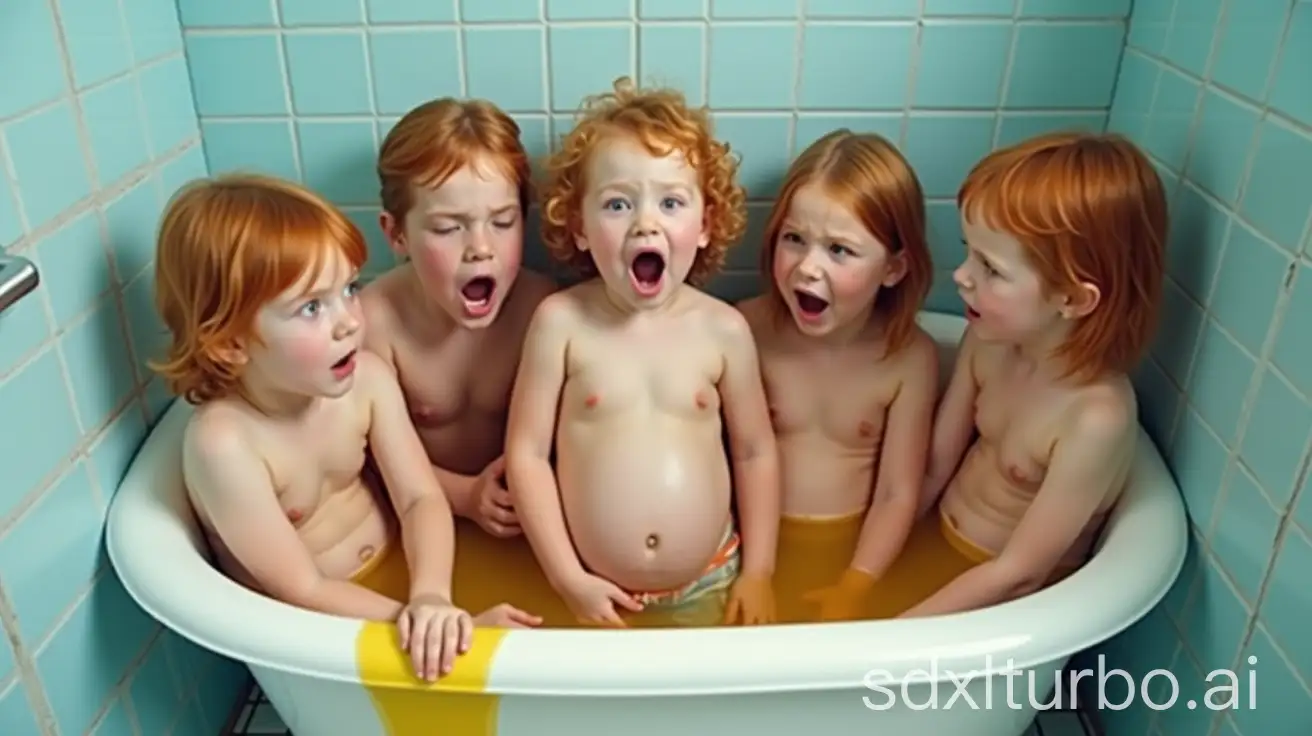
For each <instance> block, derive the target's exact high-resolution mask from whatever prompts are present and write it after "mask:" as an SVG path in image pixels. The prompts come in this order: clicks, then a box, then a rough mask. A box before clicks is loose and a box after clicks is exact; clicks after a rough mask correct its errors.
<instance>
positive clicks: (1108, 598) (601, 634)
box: [107, 314, 1186, 736]
mask: <svg viewBox="0 0 1312 736" xmlns="http://www.w3.org/2000/svg"><path fill="white" fill-rule="evenodd" d="M922 324H924V326H925V327H926V328H927V329H929V330H930V331H931V333H932V334H934V336H935V337H936V338H937V339H939V340H940V341H941V343H942V344H943V345H944V346H945V347H946V349H945V359H946V358H947V357H948V356H950V348H951V347H952V346H953V345H954V344H955V341H956V339H957V337H958V335H959V334H960V331H961V329H962V328H963V327H964V322H963V320H961V319H960V318H958V317H954V316H947V315H941V314H925V315H923V321H922ZM190 411H191V410H190V408H189V407H188V406H187V405H186V404H185V403H184V402H181V401H178V402H174V404H173V407H172V408H171V409H170V410H169V411H168V413H167V415H166V416H165V417H164V418H163V419H162V420H161V421H160V423H159V425H158V426H156V427H155V429H154V430H153V431H152V433H151V435H150V436H149V438H148V439H147V440H146V443H145V445H144V446H143V447H142V448H141V451H140V453H139V454H138V456H137V457H136V459H135V461H134V462H133V464H132V467H131V469H130V470H129V472H128V474H127V477H126V478H125V479H124V481H123V484H122V486H121V488H120V489H119V491H118V494H117V495H116V496H115V498H114V502H113V507H112V509H111V510H110V515H109V521H108V532H107V533H108V546H109V554H110V558H111V560H112V561H113V565H114V568H115V569H116V570H117V572H118V574H119V575H120V577H121V578H122V579H123V583H124V585H125V586H126V587H127V590H128V591H129V592H130V593H131V594H132V596H133V597H134V598H135V599H136V600H137V602H138V603H139V604H140V605H141V606H142V607H143V608H144V609H145V610H146V611H147V612H149V613H150V614H151V615H152V616H154V617H155V618H157V619H159V621H160V622H162V623H163V624H164V625H166V626H168V627H170V628H171V629H173V630H174V631H176V632H178V633H179V634H181V635H182V636H185V637H187V638H188V639H191V640H192V641H194V642H196V643H197V644H198V645H200V646H203V647H206V648H208V649H211V650H213V651H215V652H219V653H221V654H224V655H226V656H228V657H232V658H234V659H237V660H240V661H242V662H245V663H247V664H248V665H249V666H250V669H251V671H252V673H253V674H254V676H255V678H256V679H257V681H258V682H259V683H260V685H261V686H262V687H263V689H264V690H265V692H266V693H267V694H268V696H269V698H270V700H271V701H272V702H273V704H274V706H275V707H276V708H277V709H278V711H279V713H280V714H281V715H282V717H283V719H284V720H285V721H286V722H287V724H288V726H289V727H290V728H291V729H292V731H293V733H295V734H296V736H374V735H375V734H452V735H453V736H467V735H469V734H489V735H491V734H496V735H498V736H550V735H551V734H568V735H569V736H589V735H591V734H598V735H601V734H604V735H606V736H610V735H611V734H615V733H623V734H625V735H626V736H644V735H646V734H653V735H654V734H661V736H668V734H669V733H672V732H673V731H675V730H689V731H692V732H694V733H697V734H717V733H729V732H734V731H739V730H741V731H743V732H746V733H753V734H794V733H813V734H825V735H826V736H828V735H829V734H836V735H841V734H892V735H897V736H900V735H901V734H911V733H915V732H925V733H934V734H951V735H952V736H1017V735H1018V734H1020V733H1022V732H1023V731H1024V730H1025V728H1026V727H1027V725H1028V724H1029V723H1030V722H1031V721H1032V720H1033V718H1034V716H1035V708H1034V707H1033V705H1032V703H1031V698H1030V697H1029V694H1028V688H1029V687H1030V685H1028V684H1027V682H1028V681H1027V679H1025V678H1026V677H1028V678H1030V680H1029V681H1032V682H1033V688H1034V692H1035V698H1037V699H1038V702H1040V703H1043V702H1046V698H1045V697H1044V696H1045V695H1046V694H1047V693H1048V691H1049V689H1050V688H1051V687H1052V685H1053V683H1054V682H1055V681H1056V680H1057V679H1058V677H1059V674H1058V670H1059V669H1060V668H1062V667H1064V665H1065V664H1066V662H1067V660H1068V658H1069V657H1070V656H1071V655H1072V654H1073V653H1075V652H1078V651H1080V650H1083V649H1085V648H1087V647H1090V646H1092V645H1095V644H1098V643H1099V642H1102V641H1104V640H1106V639H1108V638H1110V637H1112V636H1114V635H1115V634H1117V633H1118V632H1120V631H1122V630H1124V629H1125V628H1127V627H1128V626H1130V625H1131V624H1132V623H1134V622H1135V621H1137V620H1138V619H1139V618H1140V617H1142V616H1143V615H1144V614H1146V613H1147V612H1148V611H1149V610H1150V609H1151V608H1152V607H1153V606H1154V605H1156V604H1157V602H1158V601H1159V600H1160V599H1161V598H1162V596H1163V595H1164V594H1165V593H1166V591H1167V589H1168V588H1169V587H1170V585H1171V583H1172V582H1173V581H1174V580H1175V577H1176V575H1177V574H1178V572H1179V570H1180V567H1181V565H1182V563H1183V560H1184V553H1185V543H1186V534H1185V530H1186V524H1185V514H1184V509H1183V506H1182V504H1181V500H1180V495H1179V493H1178V491H1177V488H1176V485H1175V483H1174V482H1173V480H1172V478H1171V476H1170V475H1169V474H1168V472H1167V469H1166V467H1165V465H1164V464H1163V462H1162V460H1161V457H1160V456H1159V454H1158V452H1157V450H1156V449H1155V448H1154V447H1153V445H1152V444H1151V442H1150V441H1149V440H1148V438H1147V435H1145V434H1142V433H1141V440H1140V450H1141V452H1140V453H1139V460H1138V463H1137V465H1136V467H1135V469H1134V474H1133V480H1132V482H1131V488H1130V490H1129V492H1128V493H1127V495H1126V497H1125V500H1124V502H1123V503H1122V504H1121V505H1120V507H1119V508H1118V509H1117V510H1116V511H1115V512H1114V513H1113V515H1112V517H1111V520H1110V522H1109V524H1108V527H1107V531H1106V533H1105V534H1104V536H1103V538H1102V540H1101V543H1100V548H1099V550H1098V551H1097V553H1096V554H1095V555H1094V557H1093V558H1092V560H1091V561H1090V562H1089V563H1088V564H1087V565H1086V566H1085V567H1084V568H1082V569H1081V570H1080V571H1079V572H1077V573H1076V574H1074V575H1073V576H1071V577H1069V578H1067V579H1066V580H1064V581H1062V582H1061V583H1059V584H1057V585H1055V586H1053V587H1050V588H1048V589H1045V590H1043V591H1040V592H1039V593H1036V594H1034V595H1031V596H1028V597H1025V598H1023V599H1021V600H1017V601H1013V602H1011V603H1007V604H1004V605H999V606H994V607H992V608H988V609H985V610H980V611H975V612H971V613H964V614H958V615H951V616H943V617H938V618H932V619H923V620H894V621H875V622H862V623H842V624H817V625H795V626H768V627H742V628H715V629H686V630H680V629H662V630H630V631H603V630H579V629H565V630H561V629H557V630H529V631H511V632H487V631H484V632H481V633H480V634H479V636H478V641H477V644H476V650H477V652H478V653H479V655H478V656H474V655H467V656H466V657H465V658H464V659H462V660H461V662H462V664H461V665H460V667H461V669H460V670H458V671H457V674H458V675H459V676H458V677H457V676H454V675H453V677H452V678H451V679H449V680H446V681H444V682H443V683H439V684H437V685H433V686H426V685H422V684H420V683H416V682H415V681H413V680H411V679H409V678H408V675H407V674H406V668H405V661H404V658H403V657H402V656H401V655H400V654H399V653H397V652H396V651H395V650H394V648H392V647H390V646H389V645H388V644H387V637H388V636H390V633H389V630H388V629H387V627H385V626H382V625H379V624H367V623H366V622H363V621H361V620H357V619H348V618H340V617H335V616H327V615H322V614H318V613H311V612H307V611H304V610H301V609H298V608H295V607H292V606H289V605H283V604H281V603H277V602H275V601H273V600H270V599H268V598H265V597H262V596H259V595H256V594H254V593H251V592H248V591H247V590H246V589H244V588H241V587H239V586H237V585H235V584H233V583H232V582H230V581H229V580H228V579H227V578H226V577H224V576H223V575H222V574H220V573H219V572H217V571H216V570H215V569H214V568H212V567H211V566H210V564H209V563H208V561H207V558H206V557H205V556H203V554H204V552H203V550H204V549H205V548H204V546H203V543H202V542H201V538H200V537H199V535H198V533H197V528H196V526H195V522H194V520H193V517H192V516H191V514H190V512H189V510H188V507H187V504H186V500H185V497H184V494H183V489H182V485H181V482H180V481H181V476H180V465H179V445H180V437H181V431H182V428H183V425H184V423H185V422H186V420H187V417H188V416H189V414H190ZM361 652H364V654H361ZM1008 663H1010V666H1011V667H1012V668H1014V670H1018V671H1024V672H1027V673H1028V674H1027V675H1025V676H1024V677H1015V678H1013V679H1012V682H1013V683H1014V685H1013V686H1012V691H1011V692H1012V695H1011V696H1008V687H1007V682H1008V678H1007V676H1006V675H1005V673H1003V672H1002V670H1004V668H1006V667H1007V666H1008ZM972 672H974V673H978V674H977V675H976V676H975V677H974V678H973V679H971V680H970V681H969V682H968V683H967V684H965V685H963V686H961V688H960V689H961V690H962V691H963V692H961V693H958V684H957V682H954V679H953V678H956V680H958V681H960V680H962V679H964V678H965V677H966V676H967V674H968V673H972ZM925 673H934V674H931V675H929V676H927V675H926V674H925ZM1060 677H1061V678H1067V677H1068V674H1062V675H1060ZM365 683H369V684H370V685H371V687H366V684H365ZM881 687H882V688H886V690H880V689H877V688H881ZM1063 689H1067V688H1063ZM382 692H386V693H388V694H386V695H383V696H382V697H383V698H385V699H387V701H386V702H388V703H393V702H394V700H393V699H396V702H399V704H397V705H389V706H388V707H382V706H379V705H378V703H379V702H382V701H379V700H378V699H377V698H376V697H375V694H377V693H382ZM935 692H936V693H937V698H936V700H935V695H934V694H935ZM966 693H968V694H969V695H970V696H971V699H970V700H967V698H966V697H965V694H966ZM954 697H955V699H953V698H954ZM931 701H933V706H932V707H930V708H925V707H923V704H925V703H926V702H931ZM389 707H394V708H396V709H397V710H388V709H387V708H389ZM402 711H403V712H402ZM383 713H388V714H390V715H387V716H385V715H382V714H383Z"/></svg>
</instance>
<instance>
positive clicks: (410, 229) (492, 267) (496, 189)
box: [392, 161, 524, 329]
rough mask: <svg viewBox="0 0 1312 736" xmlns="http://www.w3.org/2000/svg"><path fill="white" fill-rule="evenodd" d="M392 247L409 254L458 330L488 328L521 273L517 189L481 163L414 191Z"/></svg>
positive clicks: (521, 234) (521, 237)
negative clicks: (429, 186)
mask: <svg viewBox="0 0 1312 736" xmlns="http://www.w3.org/2000/svg"><path fill="white" fill-rule="evenodd" d="M412 191H413V192H414V195H415V196H414V206H413V207H411V208H410V211H409V212H408V213H407V214H406V218H405V227H404V232H403V233H401V234H400V237H399V238H395V237H394V238H393V241H392V242H393V247H395V248H396V249H397V250H398V251H399V252H401V253H402V254H403V255H408V256H409V257H410V261H411V262H412V263H413V264H414V269H415V273H416V274H417V275H418V277H419V281H420V283H421V284H422V285H423V288H424V293H425V294H427V295H428V298H429V299H430V300H432V301H433V302H435V303H437V304H438V305H439V306H441V308H442V309H443V310H444V311H445V312H446V313H447V314H449V315H450V316H451V318H452V319H454V320H455V321H456V322H457V323H459V324H460V325H462V326H464V327H466V328H471V329H477V328H482V327H487V326H488V325H490V324H492V323H493V322H494V321H495V320H496V318H497V315H498V314H499V313H500V311H501V305H502V304H504V303H505V300H506V296H507V295H508V294H510V289H511V287H512V286H513V285H514V283H515V277H516V276H517V275H518V274H519V266H520V262H521V260H522V258H523V252H524V218H523V216H522V215H521V211H520V202H519V189H518V187H516V185H515V182H513V181H511V180H510V179H507V178H506V177H505V176H503V175H502V174H501V173H500V172H499V171H498V170H497V168H496V167H495V166H493V165H492V164H491V163H489V162H486V161H476V162H475V164H474V165H471V166H466V167H464V168H461V169H460V170H458V171H456V172H455V173H454V174H452V175H451V176H450V177H449V178H448V179H447V180H446V181H444V182H442V184H441V185H439V186H438V187H437V188H435V189H427V188H422V187H415V188H413V190H412Z"/></svg>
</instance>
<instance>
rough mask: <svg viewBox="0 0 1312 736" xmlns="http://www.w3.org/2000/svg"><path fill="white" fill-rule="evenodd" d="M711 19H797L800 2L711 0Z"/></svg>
mask: <svg viewBox="0 0 1312 736" xmlns="http://www.w3.org/2000/svg"><path fill="white" fill-rule="evenodd" d="M710 2H711V18H712V19H724V18H772V19H778V18H796V17H797V12H798V9H799V8H800V7H801V4H800V3H799V2H798V0H710Z"/></svg>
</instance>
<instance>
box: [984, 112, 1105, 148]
mask: <svg viewBox="0 0 1312 736" xmlns="http://www.w3.org/2000/svg"><path fill="white" fill-rule="evenodd" d="M1106 120H1107V116H1106V115H1104V114H1103V113H1100V112H1073V113H1032V112H1004V113H1002V123H1001V124H1000V125H999V126H998V140H997V144H998V146H999V147H1002V146H1009V145H1012V144H1014V143H1020V142H1021V141H1024V140H1028V139H1030V138H1033V137H1035V136H1038V135H1042V134H1044V133H1053V132H1058V131H1070V130H1078V131H1084V132H1086V133H1101V132H1102V129H1103V125H1104V123H1105V122H1106Z"/></svg>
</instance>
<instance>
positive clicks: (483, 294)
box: [460, 276, 497, 317]
mask: <svg viewBox="0 0 1312 736" xmlns="http://www.w3.org/2000/svg"><path fill="white" fill-rule="evenodd" d="M496 287H497V282H496V279H493V278H492V277H491V276H475V277H474V278H472V279H470V280H469V282H468V283H466V284H465V285H464V286H462V287H460V296H461V298H463V299H464V300H465V311H466V312H468V313H469V315H470V316H471V317H482V316H484V315H486V314H488V313H489V312H491V311H492V295H493V293H495V292H496Z"/></svg>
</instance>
